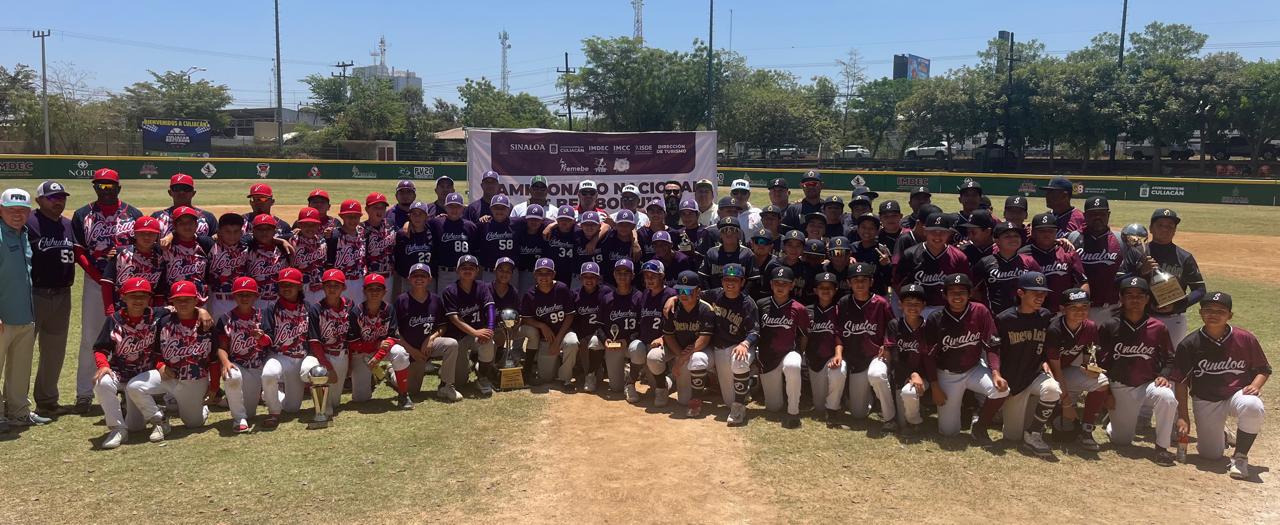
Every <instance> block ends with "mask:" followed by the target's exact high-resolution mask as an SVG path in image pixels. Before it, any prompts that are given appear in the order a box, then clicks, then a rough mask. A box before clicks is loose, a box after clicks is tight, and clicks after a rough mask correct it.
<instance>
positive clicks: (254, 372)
mask: <svg viewBox="0 0 1280 525" xmlns="http://www.w3.org/2000/svg"><path fill="white" fill-rule="evenodd" d="M231 286H232V288H231V297H232V298H233V299H234V300H235V302H236V307H235V308H233V309H232V310H231V311H230V312H227V314H226V315H223V316H222V317H221V318H219V319H218V326H217V328H215V329H214V333H215V334H216V339H217V356H218V361H219V362H220V363H221V364H222V368H221V370H222V386H223V390H225V391H226V393H227V407H228V408H230V409H231V428H232V430H234V431H236V432H248V431H249V420H250V419H252V418H253V416H254V415H255V414H256V413H257V412H258V401H259V400H260V399H261V396H262V366H263V363H265V362H266V353H267V348H268V347H269V346H271V337H269V336H268V335H267V333H266V332H265V331H263V329H262V325H263V321H262V311H261V310H259V309H258V308H257V307H255V306H254V303H255V302H256V301H257V300H258V282H257V281H255V280H254V279H253V278H252V277H237V278H236V279H235V282H234V283H232V285H231ZM277 402H278V399H277Z"/></svg>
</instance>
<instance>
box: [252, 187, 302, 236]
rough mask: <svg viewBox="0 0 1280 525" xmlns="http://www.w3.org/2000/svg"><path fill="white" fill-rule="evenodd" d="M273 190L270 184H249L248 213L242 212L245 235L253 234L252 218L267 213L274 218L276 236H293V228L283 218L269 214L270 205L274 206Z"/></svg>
mask: <svg viewBox="0 0 1280 525" xmlns="http://www.w3.org/2000/svg"><path fill="white" fill-rule="evenodd" d="M275 204H276V197H275V192H273V191H272V190H271V186H268V185H266V184H261V183H259V184H254V185H252V186H249V209H250V210H251V211H250V212H249V213H246V214H244V233H245V234H246V235H251V234H253V219H254V218H255V217H257V216H259V215H269V216H271V218H272V219H275V223H276V236H277V237H280V238H282V239H290V238H292V237H293V230H292V229H290V228H289V223H288V222H285V220H284V219H281V218H280V217H277V216H275V215H272V214H271V207H272V206H275Z"/></svg>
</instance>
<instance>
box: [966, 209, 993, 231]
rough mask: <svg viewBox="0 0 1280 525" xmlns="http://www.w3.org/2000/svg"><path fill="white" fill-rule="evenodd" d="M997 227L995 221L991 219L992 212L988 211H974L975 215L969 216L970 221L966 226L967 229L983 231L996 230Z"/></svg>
mask: <svg viewBox="0 0 1280 525" xmlns="http://www.w3.org/2000/svg"><path fill="white" fill-rule="evenodd" d="M995 225H996V221H995V219H994V218H992V217H991V212H990V211H987V210H974V211H973V213H972V214H970V215H969V220H968V221H967V222H965V224H964V226H965V227H966V228H982V229H990V228H994V227H995Z"/></svg>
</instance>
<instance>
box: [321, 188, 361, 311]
mask: <svg viewBox="0 0 1280 525" xmlns="http://www.w3.org/2000/svg"><path fill="white" fill-rule="evenodd" d="M362 213H363V212H362V211H361V209H360V203H359V202H357V201H356V200H355V199H347V200H345V201H342V204H341V205H340V206H339V207H338V216H339V217H341V218H342V225H341V226H339V227H337V228H334V230H333V233H331V234H329V238H328V239H327V240H326V241H325V244H326V246H327V252H328V253H327V257H326V261H327V264H326V266H327V267H329V268H333V269H335V270H340V271H342V275H344V276H346V278H347V282H346V283H344V284H346V286H345V287H344V289H345V290H346V291H345V292H343V293H344V294H346V295H345V296H346V298H347V299H348V300H350V301H351V302H352V303H356V302H359V301H362V300H363V299H364V297H363V295H362V294H361V292H362V291H363V283H364V274H365V272H366V271H367V269H368V266H367V265H366V264H365V263H366V261H367V260H368V258H367V256H366V254H367V253H368V252H367V251H366V250H368V242H367V240H366V238H365V231H364V226H363V225H361V224H360V215H361V214H362Z"/></svg>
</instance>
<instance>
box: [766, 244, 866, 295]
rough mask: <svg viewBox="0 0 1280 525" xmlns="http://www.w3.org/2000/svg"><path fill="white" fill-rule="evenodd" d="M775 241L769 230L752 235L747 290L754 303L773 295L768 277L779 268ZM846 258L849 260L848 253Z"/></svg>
mask: <svg viewBox="0 0 1280 525" xmlns="http://www.w3.org/2000/svg"><path fill="white" fill-rule="evenodd" d="M775 240H776V238H775V236H774V234H773V232H772V231H770V230H769V229H768V228H759V229H757V230H756V231H755V232H753V233H752V234H751V266H750V268H751V270H752V271H750V272H747V288H746V289H747V295H749V296H751V299H752V300H754V301H759V300H761V299H764V298H766V297H769V296H770V295H773V291H772V290H771V289H770V288H769V278H768V276H769V275H770V274H771V273H772V270H773V269H774V268H776V267H778V266H779V263H778V256H777V255H774V253H773V246H774V241H775ZM844 258H845V259H848V258H849V254H848V253H847V251H846V253H845V255H844Z"/></svg>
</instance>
